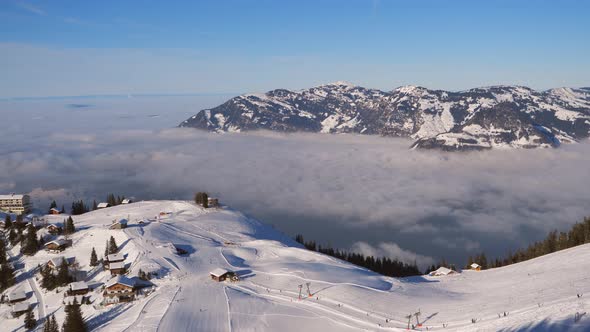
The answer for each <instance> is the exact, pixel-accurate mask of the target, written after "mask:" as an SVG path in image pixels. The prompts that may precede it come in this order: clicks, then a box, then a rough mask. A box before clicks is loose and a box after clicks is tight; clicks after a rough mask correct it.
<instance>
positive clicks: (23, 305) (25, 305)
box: [12, 302, 31, 312]
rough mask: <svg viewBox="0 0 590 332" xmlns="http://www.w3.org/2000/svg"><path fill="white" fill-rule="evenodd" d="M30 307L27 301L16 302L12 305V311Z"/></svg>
mask: <svg viewBox="0 0 590 332" xmlns="http://www.w3.org/2000/svg"><path fill="white" fill-rule="evenodd" d="M30 307H31V305H30V304H29V302H20V303H16V304H14V305H13V306H12V312H21V311H27V310H29V308H30Z"/></svg>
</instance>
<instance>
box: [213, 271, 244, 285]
mask: <svg viewBox="0 0 590 332" xmlns="http://www.w3.org/2000/svg"><path fill="white" fill-rule="evenodd" d="M209 275H210V276H211V279H213V280H215V281H217V282H222V281H225V280H227V279H229V280H231V281H238V280H239V278H238V275H237V274H236V273H235V272H232V271H228V270H225V269H221V268H217V269H215V270H213V271H211V272H209Z"/></svg>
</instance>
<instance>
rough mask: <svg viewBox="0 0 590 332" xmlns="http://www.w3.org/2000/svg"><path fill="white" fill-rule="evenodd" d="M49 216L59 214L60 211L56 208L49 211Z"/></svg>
mask: <svg viewBox="0 0 590 332" xmlns="http://www.w3.org/2000/svg"><path fill="white" fill-rule="evenodd" d="M49 214H61V211H60V210H58V209H56V208H51V209H49Z"/></svg>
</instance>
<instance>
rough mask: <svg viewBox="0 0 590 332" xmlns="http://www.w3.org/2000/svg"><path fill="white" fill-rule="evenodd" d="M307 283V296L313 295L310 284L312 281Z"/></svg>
mask: <svg viewBox="0 0 590 332" xmlns="http://www.w3.org/2000/svg"><path fill="white" fill-rule="evenodd" d="M305 285H306V286H307V297H311V296H312V294H311V291H310V290H309V285H311V283H310V282H308V283H306V284H305Z"/></svg>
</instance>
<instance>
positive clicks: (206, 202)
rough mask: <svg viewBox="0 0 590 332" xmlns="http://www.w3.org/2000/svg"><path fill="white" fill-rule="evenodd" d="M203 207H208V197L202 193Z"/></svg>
mask: <svg viewBox="0 0 590 332" xmlns="http://www.w3.org/2000/svg"><path fill="white" fill-rule="evenodd" d="M203 207H204V208H205V209H206V208H208V207H209V196H208V195H207V193H203Z"/></svg>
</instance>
